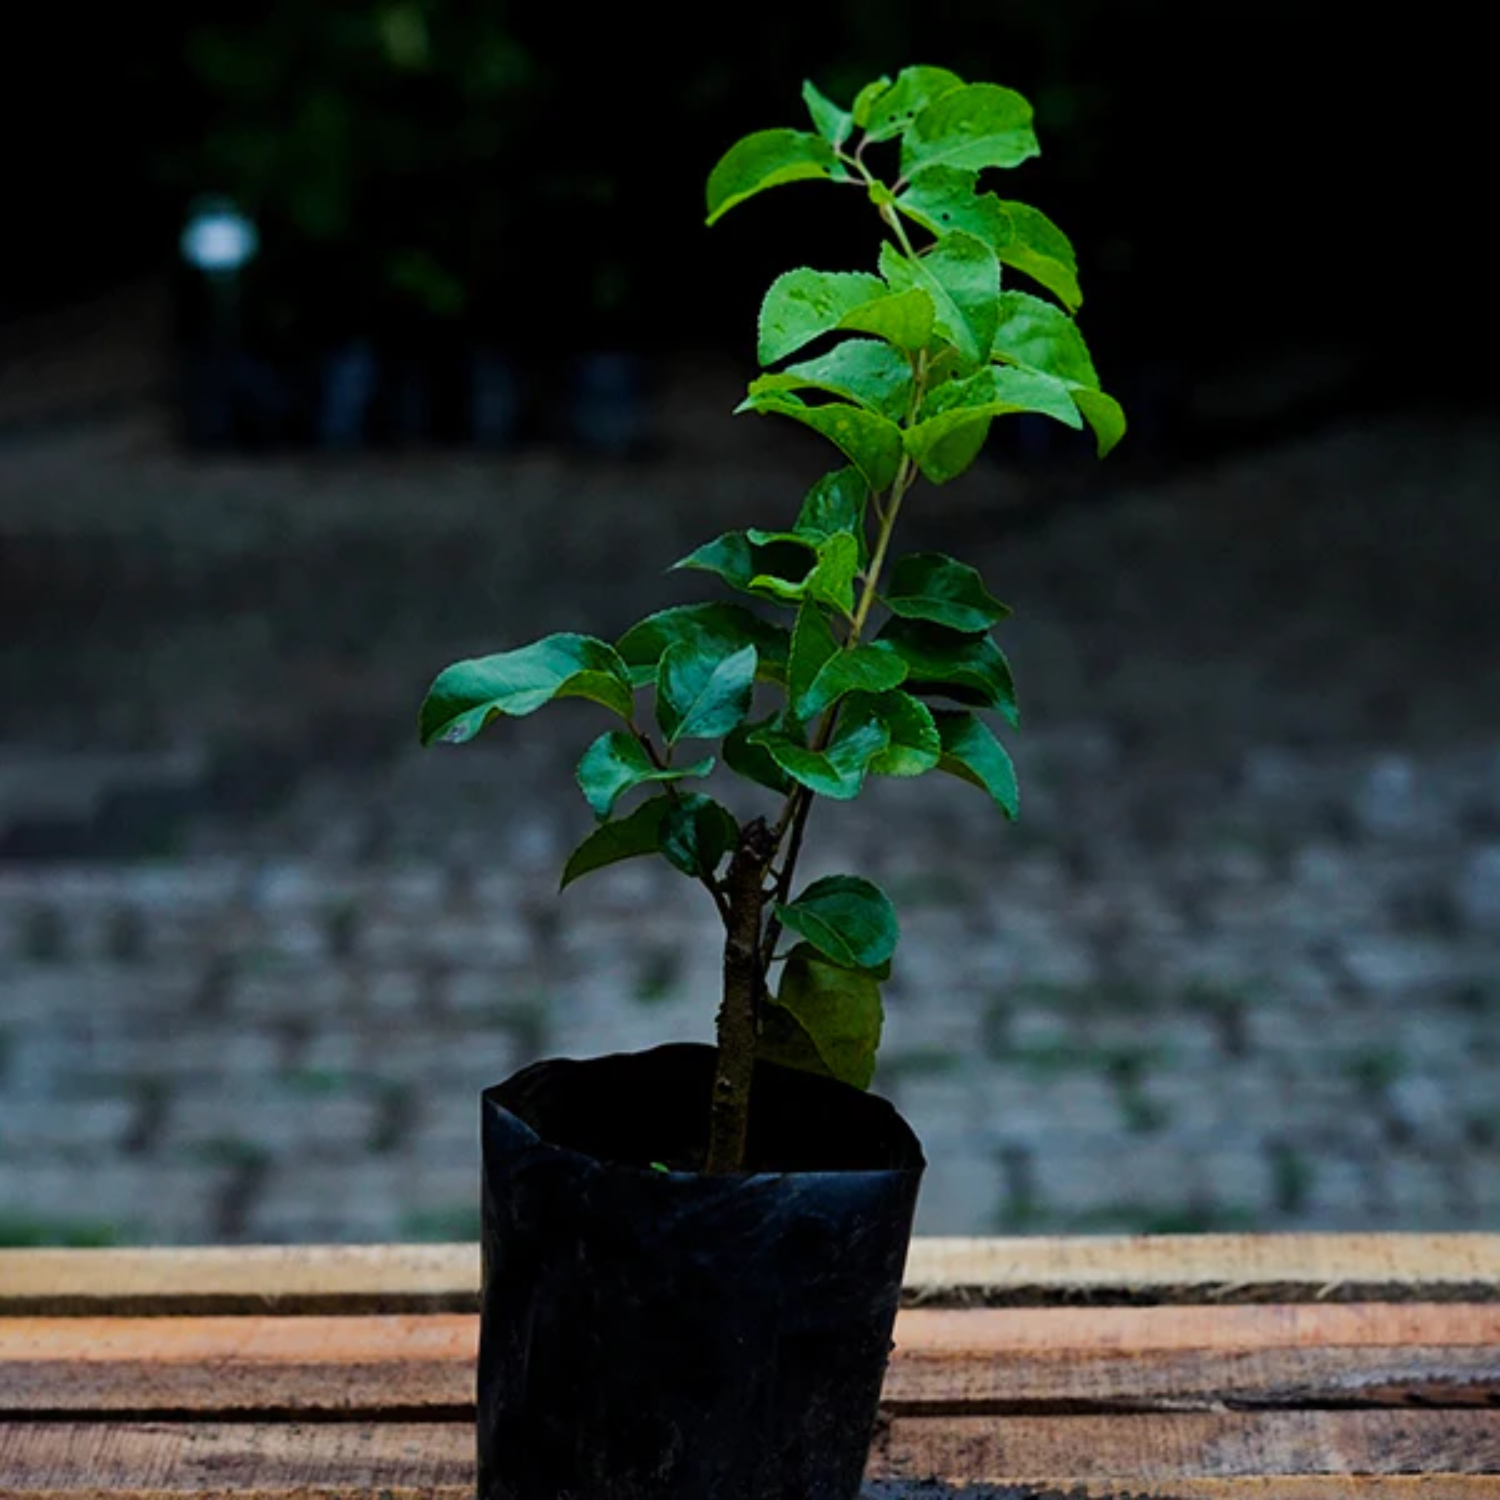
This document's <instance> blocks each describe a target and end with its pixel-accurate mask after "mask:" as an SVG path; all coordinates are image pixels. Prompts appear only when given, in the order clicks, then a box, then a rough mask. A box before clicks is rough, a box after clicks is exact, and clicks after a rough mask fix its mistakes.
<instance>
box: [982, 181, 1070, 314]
mask: <svg viewBox="0 0 1500 1500" xmlns="http://www.w3.org/2000/svg"><path fill="white" fill-rule="evenodd" d="M1000 207H1001V209H1002V210H1003V211H1004V212H1005V214H1006V216H1007V217H1008V218H1009V219H1010V239H1009V240H1008V241H1007V242H1006V243H1005V244H1003V245H997V246H996V247H995V249H996V252H997V253H998V254H999V256H1000V259H1001V261H1003V262H1004V264H1006V265H1007V266H1014V267H1015V269H1016V270H1018V271H1024V272H1025V273H1026V275H1028V276H1029V277H1031V279H1032V280H1033V281H1035V282H1036V283H1037V284H1038V285H1040V286H1044V287H1046V289H1047V290H1048V291H1049V292H1051V293H1052V295H1053V296H1054V297H1056V298H1057V299H1058V300H1059V301H1060V302H1062V303H1063V305H1064V306H1065V307H1067V309H1068V310H1069V311H1070V312H1077V311H1078V309H1079V308H1080V307H1081V306H1082V305H1083V290H1082V288H1081V287H1080V286H1079V285H1078V260H1077V258H1076V257H1075V256H1074V254H1073V245H1072V242H1071V241H1070V240H1069V239H1068V237H1067V235H1065V234H1064V233H1063V232H1062V230H1060V229H1059V228H1058V227H1057V225H1056V224H1054V223H1053V222H1052V220H1051V219H1049V218H1048V217H1047V215H1046V214H1044V213H1043V212H1042V211H1041V210H1040V209H1039V208H1032V207H1031V205H1030V204H1028V203H1015V202H1011V201H1009V200H1005V199H1002V200H1001V203H1000Z"/></svg>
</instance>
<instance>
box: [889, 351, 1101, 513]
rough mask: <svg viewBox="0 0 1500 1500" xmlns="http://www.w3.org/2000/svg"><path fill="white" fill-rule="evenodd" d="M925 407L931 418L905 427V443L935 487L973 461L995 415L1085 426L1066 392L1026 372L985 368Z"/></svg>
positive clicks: (1056, 383) (941, 392)
mask: <svg viewBox="0 0 1500 1500" xmlns="http://www.w3.org/2000/svg"><path fill="white" fill-rule="evenodd" d="M924 409H925V410H926V411H928V412H931V413H933V414H932V415H930V416H927V417H925V418H924V419H923V420H922V421H919V422H918V423H917V424H916V425H915V426H914V427H908V428H907V429H906V431H905V434H904V439H903V441H904V442H905V444H906V451H907V453H908V454H909V455H910V456H911V459H912V461H913V462H914V463H915V464H916V465H917V467H918V468H919V469H921V471H922V473H923V474H924V475H925V476H926V477H927V478H928V479H930V480H931V481H932V482H933V483H934V484H945V483H946V482H947V481H948V480H950V479H953V478H955V477H956V476H958V475H959V474H962V473H963V472H964V470H966V469H967V468H968V467H969V465H970V464H972V463H973V462H974V460H975V459H976V458H977V457H978V456H979V450H980V449H981V448H983V447H984V440H985V438H986V437H988V436H989V430H990V423H991V422H992V421H993V420H994V419H995V418H996V417H1001V416H1007V415H1010V414H1011V413H1014V412H1023V411H1029V412H1036V413H1039V414H1040V415H1042V416H1048V417H1052V418H1053V419H1054V420H1056V421H1059V422H1062V423H1064V424H1065V425H1066V426H1069V427H1081V426H1082V425H1083V419H1082V417H1080V415H1079V413H1078V407H1077V404H1076V402H1075V400H1074V398H1073V395H1072V393H1071V392H1070V391H1069V390H1068V388H1067V387H1066V386H1065V385H1063V383H1062V382H1061V381H1058V380H1054V379H1052V378H1051V377H1050V376H1045V375H1038V374H1035V373H1033V372H1032V371H1029V370H1017V369H998V368H995V367H988V368H986V369H983V370H980V371H978V372H977V373H975V374H974V375H971V376H970V377H969V378H968V379H967V380H954V381H950V382H949V383H948V384H946V385H943V386H939V387H938V389H937V390H936V391H934V392H933V394H932V398H931V400H930V401H928V402H927V404H926V407H925V408H924Z"/></svg>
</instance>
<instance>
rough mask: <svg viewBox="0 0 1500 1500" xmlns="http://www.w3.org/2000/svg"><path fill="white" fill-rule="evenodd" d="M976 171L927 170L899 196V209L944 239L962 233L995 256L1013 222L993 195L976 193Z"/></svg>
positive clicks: (948, 168)
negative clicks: (946, 236) (957, 232)
mask: <svg viewBox="0 0 1500 1500" xmlns="http://www.w3.org/2000/svg"><path fill="white" fill-rule="evenodd" d="M978 181H979V173H978V172H977V171H973V170H970V171H967V172H965V171H961V170H960V169H959V168H958V167H925V168H923V170H922V171H920V172H917V173H916V174H914V175H913V177H912V179H911V181H910V182H909V183H908V184H907V185H906V187H905V189H904V190H903V191H902V192H901V193H899V194H898V195H897V197H896V207H897V208H899V209H900V210H901V212H902V213H904V214H905V215H906V216H907V217H908V218H909V219H914V220H915V221H916V222H917V223H918V224H920V225H921V226H922V228H923V229H926V230H928V231H930V232H931V233H932V234H935V235H937V236H938V238H939V239H941V238H942V237H943V236H944V235H947V234H952V233H953V232H954V231H955V230H961V231H962V232H963V233H965V234H972V235H974V236H975V237H976V238H977V239H981V240H983V241H984V242H985V243H986V244H987V245H989V246H990V248H991V249H992V250H994V251H995V252H996V253H998V252H999V250H1000V246H1001V244H1002V243H1003V242H1004V241H1006V240H1008V239H1009V238H1010V222H1009V220H1008V218H1007V217H1006V215H1005V213H1004V212H1003V210H1002V209H1001V207H1000V200H999V199H998V198H997V197H996V196H995V195H994V194H993V193H976V192H975V184H976V183H977V182H978Z"/></svg>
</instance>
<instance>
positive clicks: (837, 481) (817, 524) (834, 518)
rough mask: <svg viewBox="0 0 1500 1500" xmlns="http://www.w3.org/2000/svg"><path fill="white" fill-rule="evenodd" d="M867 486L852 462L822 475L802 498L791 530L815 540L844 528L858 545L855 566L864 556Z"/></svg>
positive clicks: (865, 548) (865, 560)
mask: <svg viewBox="0 0 1500 1500" xmlns="http://www.w3.org/2000/svg"><path fill="white" fill-rule="evenodd" d="M869 498H870V486H869V485H868V484H866V483H865V480H864V476H863V475H861V473H860V472H859V470H858V469H856V468H855V467H854V466H853V465H852V464H851V465H850V466H849V467H848V468H844V469H835V470H834V471H833V473H831V474H825V475H824V476H823V477H822V478H821V479H820V480H819V481H818V482H817V483H816V484H815V485H814V486H813V487H812V488H811V489H810V490H809V491H808V492H807V494H806V495H805V496H804V497H803V500H802V508H801V509H800V510H799V511H798V512H797V520H796V522H795V524H794V529H795V530H796V531H797V532H798V533H799V534H800V535H802V536H805V537H809V538H811V539H812V540H815V541H821V540H823V538H824V537H829V536H832V535H833V534H834V533H835V532H839V531H847V532H849V533H850V535H852V536H853V537H854V539H855V541H856V542H858V544H859V565H860V567H861V568H863V567H864V566H865V564H866V562H867V561H868V560H869V559H868V550H869V549H868V548H867V547H866V545H865V505H866V503H867V502H868V500H869Z"/></svg>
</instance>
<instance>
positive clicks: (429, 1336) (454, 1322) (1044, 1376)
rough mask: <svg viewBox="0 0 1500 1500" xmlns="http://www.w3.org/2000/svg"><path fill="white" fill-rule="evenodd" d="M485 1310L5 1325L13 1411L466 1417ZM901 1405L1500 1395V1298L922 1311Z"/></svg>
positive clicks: (1158, 1406) (3, 1380)
mask: <svg viewBox="0 0 1500 1500" xmlns="http://www.w3.org/2000/svg"><path fill="white" fill-rule="evenodd" d="M477 1342H478V1329H477V1319H476V1318H475V1317H474V1316H473V1315H472V1314H430V1315H409V1314H408V1315H390V1316H368V1317H326V1316H316V1315H314V1316H308V1317H303V1318H282V1317H274V1316H272V1317H268V1316H264V1315H262V1316H257V1317H250V1316H238V1317H210V1318H12V1319H0V1412H9V1413H28V1412H29V1413H39V1412H46V1413H50V1414H59V1413H73V1414H87V1413H91V1412H128V1413H140V1414H144V1413H155V1412H185V1413H199V1414H205V1415H207V1414H212V1413H214V1412H222V1413H269V1412H286V1413H320V1414H350V1413H363V1414H373V1413H379V1412H387V1413H391V1412H411V1413H415V1412H419V1411H420V1412H427V1413H431V1412H455V1413H456V1412H457V1411H459V1410H465V1411H466V1410H467V1409H468V1408H469V1406H470V1405H471V1403H472V1400H473V1378H474V1377H473V1368H474V1358H475V1354H476V1351H477ZM885 1398H886V1402H887V1405H888V1407H889V1408H890V1409H891V1410H892V1411H895V1412H910V1411H914V1410H923V1411H933V1412H950V1413H957V1412H963V1411H969V1412H980V1411H983V1412H997V1411H1006V1412H1018V1411H1024V1410H1026V1409H1027V1408H1028V1407H1051V1408H1070V1409H1080V1408H1089V1407H1108V1408H1110V1409H1113V1410H1126V1409H1134V1410H1184V1409H1189V1408H1192V1407H1218V1406H1222V1405H1225V1404H1233V1405H1256V1406H1272V1405H1292V1404H1297V1403H1306V1402H1313V1403H1317V1404H1324V1405H1327V1404H1356V1403H1357V1404H1370V1405H1399V1404H1405V1403H1410V1402H1413V1401H1421V1402H1423V1403H1425V1404H1428V1405H1457V1404H1464V1403H1484V1402H1486V1401H1500V1306H1496V1305H1494V1304H1480V1305H1477V1306H1469V1305H1463V1304H1448V1303H1437V1304H1423V1303H1416V1304H1403V1305H1399V1306H1384V1305H1374V1306H1366V1305H1359V1304H1355V1305H1337V1304H1332V1305H1326V1306H1318V1305H1309V1304H1303V1305H1293V1306H1289V1307H1282V1306H1269V1307H1264V1306H1253V1307H1224V1308H1205V1307H1170V1308H1162V1309H1149V1308H1129V1307H1126V1308H1121V1307H1111V1308H1097V1309H1086V1308H1054V1309H1036V1308H986V1309H975V1310H971V1311H965V1312H953V1311H939V1310H934V1309H913V1310H909V1311H905V1312H903V1313H901V1314H900V1316H899V1317H898V1319H897V1324H896V1352H895V1357H894V1359H893V1361H892V1364H891V1368H890V1371H889V1374H888V1376H887V1380H886V1390H885Z"/></svg>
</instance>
